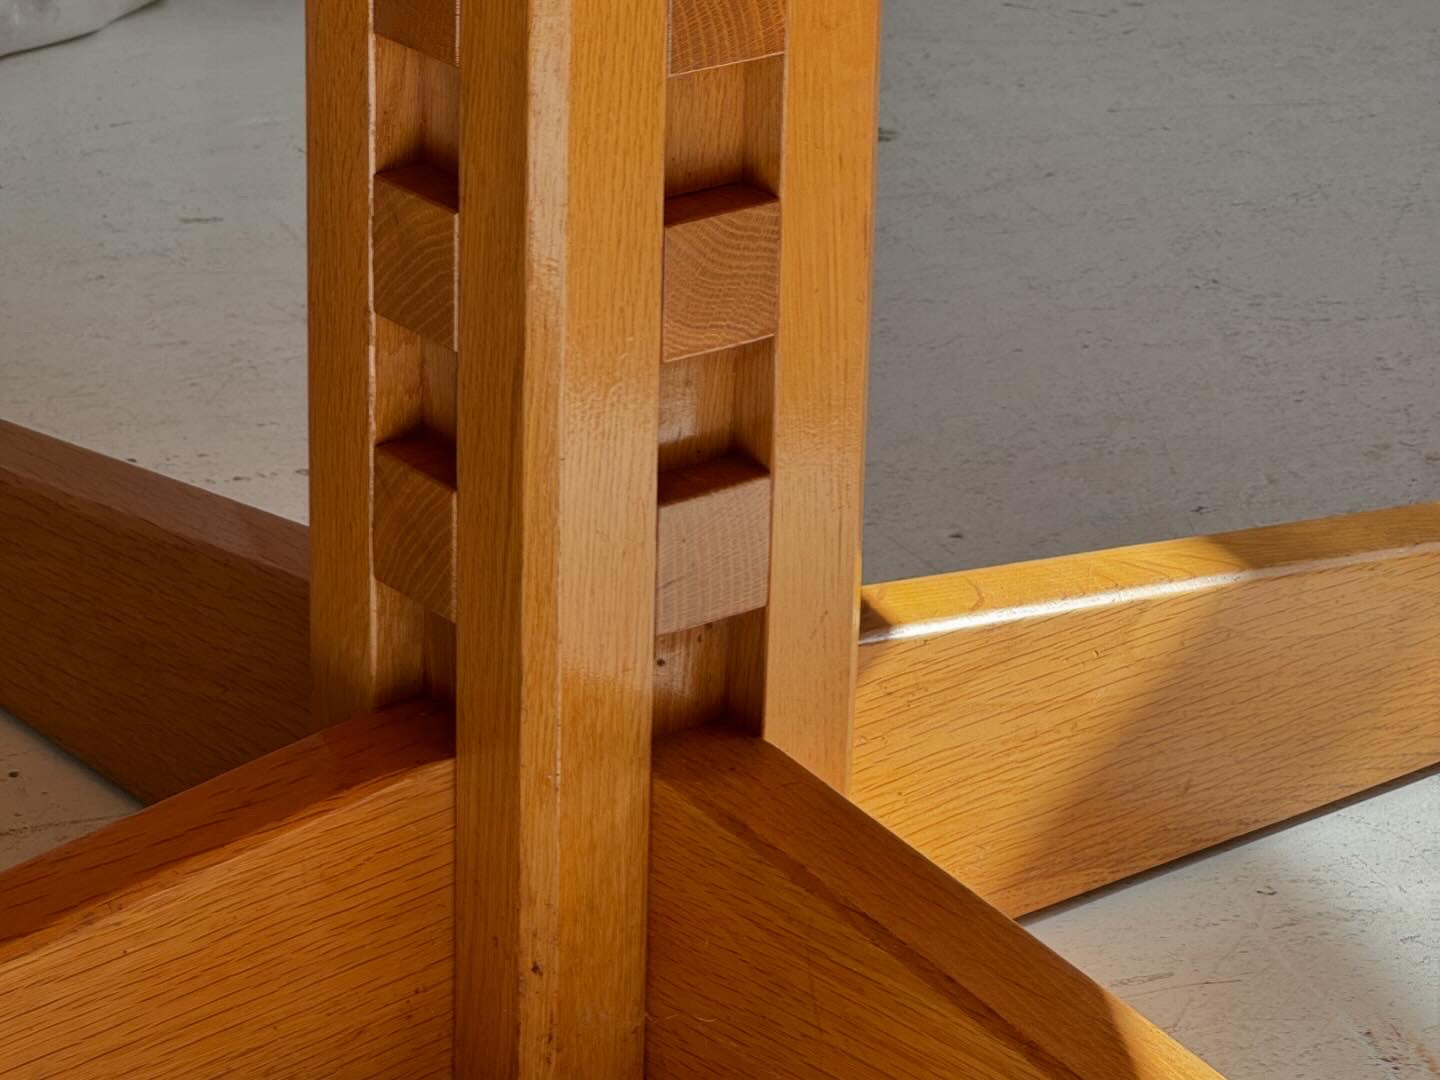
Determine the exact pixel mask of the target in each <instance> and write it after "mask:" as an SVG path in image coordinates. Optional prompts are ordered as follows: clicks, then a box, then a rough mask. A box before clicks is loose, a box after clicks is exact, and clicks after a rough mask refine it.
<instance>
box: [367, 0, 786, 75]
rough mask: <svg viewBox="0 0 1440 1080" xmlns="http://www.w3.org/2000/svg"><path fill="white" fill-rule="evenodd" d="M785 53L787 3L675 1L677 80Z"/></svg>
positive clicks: (672, 32)
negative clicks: (708, 70)
mask: <svg viewBox="0 0 1440 1080" xmlns="http://www.w3.org/2000/svg"><path fill="white" fill-rule="evenodd" d="M391 2H392V3H393V2H395V0H391ZM784 48H785V3H784V0H670V74H672V75H683V74H685V73H686V72H687V71H699V70H700V69H702V68H713V67H721V66H723V65H726V64H735V63H739V62H741V61H744V60H758V59H760V58H761V57H764V56H774V55H775V54H776V53H779V52H781V51H783V50H784Z"/></svg>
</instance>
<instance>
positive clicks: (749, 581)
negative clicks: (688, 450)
mask: <svg viewBox="0 0 1440 1080" xmlns="http://www.w3.org/2000/svg"><path fill="white" fill-rule="evenodd" d="M769 545H770V476H769V474H768V473H766V472H765V470H764V469H762V468H760V466H758V465H756V464H755V462H754V461H752V460H750V459H749V458H746V457H743V456H741V455H738V454H731V455H726V456H724V457H719V458H716V459H714V460H711V461H707V462H704V463H702V464H699V465H692V466H690V467H688V468H684V469H672V470H669V471H667V472H662V473H661V474H660V517H659V532H658V539H657V543H656V568H655V630H656V632H657V633H659V634H669V633H673V632H674V631H676V630H686V629H689V628H691V627H695V626H702V625H704V624H705V623H709V622H715V621H717V620H719V619H725V618H729V617H730V616H731V615H739V614H741V613H742V612H746V611H753V610H754V609H756V608H760V607H764V606H765V598H766V593H767V589H768V586H769V580H768V577H769V570H770V555H769Z"/></svg>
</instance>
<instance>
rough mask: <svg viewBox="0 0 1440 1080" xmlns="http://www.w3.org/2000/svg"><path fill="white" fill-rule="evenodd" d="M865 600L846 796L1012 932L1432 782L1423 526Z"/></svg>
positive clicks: (1244, 538)
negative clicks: (1401, 780) (1297, 822)
mask: <svg viewBox="0 0 1440 1080" xmlns="http://www.w3.org/2000/svg"><path fill="white" fill-rule="evenodd" d="M863 600H864V605H865V608H866V620H865V636H864V638H863V639H862V640H863V642H864V644H862V647H861V650H860V678H859V691H858V695H859V705H858V714H857V721H856V733H855V738H856V746H855V776H854V784H853V787H852V792H853V795H854V797H855V798H856V800H857V801H858V802H859V803H860V804H861V805H862V806H864V807H865V808H866V809H867V810H869V811H870V812H871V813H872V814H874V815H875V816H876V817H877V818H879V819H880V820H881V821H883V822H884V823H885V824H886V825H888V826H889V827H890V828H892V829H894V830H895V831H896V832H898V833H899V834H900V835H902V836H904V837H905V838H906V839H907V840H908V841H909V842H910V843H912V844H914V845H915V846H916V847H917V848H919V849H920V850H921V851H922V852H924V853H925V854H926V855H928V856H929V857H930V858H932V859H934V860H935V861H936V862H937V863H938V864H939V865H941V866H943V867H944V868H945V869H947V870H949V871H951V872H952V873H954V874H956V875H958V876H959V877H961V878H962V879H963V880H964V881H966V882H967V883H968V884H970V885H971V886H972V887H974V888H975V889H977V890H978V891H979V892H980V893H981V894H982V895H984V896H985V897H987V898H988V899H989V900H991V901H992V902H993V903H995V904H996V905H997V906H999V907H1000V908H1002V909H1003V910H1005V911H1007V912H1009V913H1012V914H1019V913H1023V912H1026V911H1031V910H1034V909H1036V908H1039V907H1042V906H1045V905H1047V904H1051V903H1054V902H1056V901H1059V900H1063V899H1066V898H1068V897H1071V896H1074V895H1076V894H1078V893H1082V892H1085V891H1087V890H1089V889H1093V888H1096V887H1097V886H1100V885H1104V884H1108V883H1110V882H1112V881H1115V880H1117V879H1119V878H1122V877H1125V876H1126V875H1129V874H1133V873H1136V872H1138V871H1141V870H1146V869H1149V868H1150V867H1153V866H1155V865H1157V864H1159V863H1163V862H1166V861H1168V860H1170V859H1174V858H1178V857H1179V856H1182V855H1187V854H1190V853H1192V852H1195V851H1199V850H1202V849H1203V848H1206V847H1209V846H1211V845H1213V844H1217V843H1220V842H1222V841H1225V840H1229V839H1231V838H1233V837H1236V836H1240V835H1243V834H1244V833H1247V832H1250V831H1251V830H1254V829H1258V828H1261V827H1264V826H1268V825H1272V824H1274V823H1276V822H1279V821H1283V820H1285V819H1287V818H1290V817H1293V816H1295V815H1297V814H1301V813H1304V812H1306V811H1309V810H1313V809H1315V808H1317V807H1320V806H1323V805H1325V804H1327V803H1330V802H1333V801H1335V800H1337V799H1341V798H1345V797H1346V796H1349V795H1353V794H1355V793H1357V792H1360V791H1363V790H1365V789H1366V788H1369V787H1372V786H1374V785H1377V784H1381V783H1384V782H1386V781H1388V780H1392V779H1395V778H1397V777H1400V776H1403V775H1405V774H1407V773H1410V772H1413V771H1415V770H1417V769H1421V768H1424V767H1426V766H1428V765H1431V764H1434V763H1436V762H1440V669H1437V667H1436V665H1435V662H1434V653H1435V641H1436V640H1437V638H1440V614H1437V612H1440V505H1436V504H1429V505H1423V506H1413V507H1401V508H1398V509H1394V510H1384V511H1378V512H1375V513H1366V514H1356V515H1352V516H1349V517H1342V518H1330V519H1325V520H1322V521H1312V522H1302V523H1297V524H1293V525H1282V526H1276V527H1272V528H1263V529H1254V530H1247V531H1245V532H1240V533H1230V534H1227V535H1222V536H1215V537H1208V538H1207V537H1200V538H1193V539H1186V540H1176V541H1167V542H1164V543H1158V544H1144V545H1140V546H1137V547H1130V548H1119V549H1116V550H1113V551H1103V552H1091V553H1087V554H1083V555H1071V556H1065V557H1063V558H1058V559H1047V560H1043V561H1041V562H1034V563H1022V564H1019V565H1017V566H1008V567H994V568H990V569H985V570H977V571H967V572H964V573H959V574H949V575H943V576H940V577H936V578H925V579H919V580H916V581H910V582H893V583H890V584H887V585H877V586H868V587H867V588H866V589H865V590H864V593H863Z"/></svg>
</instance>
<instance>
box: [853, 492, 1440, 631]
mask: <svg viewBox="0 0 1440 1080" xmlns="http://www.w3.org/2000/svg"><path fill="white" fill-rule="evenodd" d="M1429 553H1435V554H1440V502H1430V503H1416V504H1412V505H1408V506H1396V507H1390V508H1386V509H1383V510H1369V511H1363V512H1361V513H1356V514H1344V515H1337V516H1333V517H1325V518H1313V519H1309V520H1305V521H1295V522H1287V523H1285V524H1282V525H1266V526H1261V527H1259V528H1254V529H1243V530H1240V531H1237V532H1229V533H1217V534H1214V535H1208V536H1191V537H1184V538H1181V539H1177V540H1161V541H1157V542H1153V543H1147V544H1134V545H1129V546H1126V547H1119V548H1107V549H1102V550H1099V551H1087V552H1079V553H1076V554H1072V555H1060V556H1056V557H1054V558H1049V559H1036V560H1033V561H1029V562H1021V563H1012V564H1008V565H1001V566H988V567H983V568H981V569H977V570H959V571H954V572H951V573H946V574H936V575H933V576H928V577H919V578H907V579H901V580H897V581H887V582H881V583H877V584H873V585H866V586H864V587H863V588H862V589H861V591H860V607H861V615H860V645H861V648H862V651H863V649H864V647H865V646H867V645H878V644H881V643H883V642H886V641H895V640H900V639H906V638H917V637H924V638H931V637H936V636H940V635H943V634H947V633H952V632H957V631H964V630H971V629H975V628H977V627H980V626H986V625H994V624H997V623H1001V622H1014V621H1018V620H1021V619H1027V618H1045V617H1048V616H1051V615H1056V614H1061V613H1064V612H1067V611H1074V610H1078V609H1080V608H1085V607H1101V606H1113V605H1120V604H1127V603H1143V602H1145V601H1148V600H1153V599H1158V598H1161V597H1164V596H1170V595H1177V594H1179V593H1182V592H1198V591H1202V590H1206V589H1222V588H1226V587H1227V586H1233V585H1238V584H1243V583H1244V582H1247V581H1255V580H1258V579H1261V578H1265V577H1280V576H1286V575H1291V574H1305V573H1315V572H1319V571H1323V570H1326V569H1330V568H1333V567H1336V566H1345V565H1352V564H1354V563H1360V562H1378V561H1383V560H1387V559H1394V558H1402V557H1409V556H1413V555H1417V554H1429Z"/></svg>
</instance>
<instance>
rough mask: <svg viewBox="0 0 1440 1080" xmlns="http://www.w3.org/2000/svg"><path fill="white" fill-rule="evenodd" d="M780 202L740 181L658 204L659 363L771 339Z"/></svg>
mask: <svg viewBox="0 0 1440 1080" xmlns="http://www.w3.org/2000/svg"><path fill="white" fill-rule="evenodd" d="M779 245H780V204H779V202H778V201H777V200H776V199H775V197H774V196H773V195H768V194H766V193H765V192H763V191H760V190H758V189H757V188H752V187H747V186H745V185H741V184H733V185H728V186H725V187H719V188H710V189H709V190H706V191H698V192H695V193H694V194H691V195H681V196H678V197H676V198H672V199H669V200H667V201H666V203H665V301H664V303H665V330H664V354H663V358H664V359H665V360H678V359H680V358H681V357H685V356H694V355H696V354H699V353H708V352H714V351H715V350H717V349H725V348H730V347H732V346H735V345H743V344H745V343H746V342H750V341H757V340H759V339H761V338H765V337H770V336H772V335H773V334H774V333H775V324H776V317H777V316H776V312H777V308H778V296H777V291H776V290H777V287H778V282H777V271H778V269H779V254H780V247H779Z"/></svg>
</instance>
